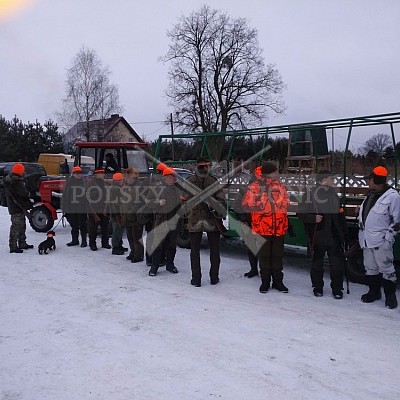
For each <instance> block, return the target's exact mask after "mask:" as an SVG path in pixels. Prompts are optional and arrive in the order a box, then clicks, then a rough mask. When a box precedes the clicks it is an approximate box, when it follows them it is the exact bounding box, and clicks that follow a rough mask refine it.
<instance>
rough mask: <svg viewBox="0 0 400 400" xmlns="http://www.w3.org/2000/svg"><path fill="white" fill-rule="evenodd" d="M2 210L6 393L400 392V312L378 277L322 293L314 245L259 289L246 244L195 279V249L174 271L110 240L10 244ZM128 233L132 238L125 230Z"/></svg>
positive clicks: (0, 339) (1, 387)
mask: <svg viewBox="0 0 400 400" xmlns="http://www.w3.org/2000/svg"><path fill="white" fill-rule="evenodd" d="M8 230H9V216H8V214H7V211H6V209H4V208H1V209H0V233H1V237H2V240H1V242H0V254H1V259H2V261H1V275H0V296H1V297H0V299H1V302H0V399H1V400H20V399H24V400H45V399H51V400H83V399H104V400H131V399H139V400H141V399H152V400H154V399H171V400H172V399H185V400H186V399H202V400H203V399H214V398H216V399H228V400H233V399H238V400H239V399H240V400H243V399H245V400H247V399H249V400H258V399H260V400H261V399H268V400H274V399H279V400H286V399H295V400H298V399H304V400H306V399H307V400H310V399H318V400H330V399H332V400H337V399H355V400H360V399H367V400H368V399H374V400H375V399H376V400H378V399H379V400H383V399H388V400H389V399H390V400H393V399H399V398H400V368H399V367H400V341H399V331H400V311H399V309H397V310H388V309H386V308H385V307H384V301H383V300H382V301H378V302H375V303H373V304H369V305H368V304H363V303H361V302H360V296H361V294H362V293H363V292H365V290H366V287H364V286H361V285H356V284H351V286H350V290H351V293H350V295H346V294H345V296H344V299H343V300H334V299H333V298H332V297H331V293H330V290H329V279H328V278H327V279H326V280H325V284H326V290H325V296H324V297H322V298H315V297H314V296H313V295H312V292H311V287H310V282H309V275H308V264H309V261H308V260H307V259H306V258H305V256H304V254H302V253H295V252H293V251H292V252H287V253H286V255H285V260H284V261H285V279H284V282H285V284H286V286H288V288H289V290H290V291H289V293H288V294H283V293H279V292H277V291H275V290H271V291H270V292H268V293H267V294H264V295H262V294H260V293H259V292H258V287H259V285H260V280H259V278H252V279H248V278H245V277H243V273H244V272H246V271H247V270H248V262H247V259H246V253H245V251H244V250H243V248H242V247H241V246H239V245H238V244H237V242H236V243H235V242H232V241H231V242H225V241H224V244H223V252H222V264H221V271H220V279H221V282H220V284H218V285H216V286H210V284H209V281H208V279H206V278H207V276H208V267H209V264H208V260H207V249H206V246H204V250H203V254H202V264H203V286H202V287H201V288H195V287H193V286H191V285H190V284H189V281H190V264H189V250H183V249H178V252H177V257H176V265H177V267H178V269H179V271H180V273H179V274H177V275H172V274H170V273H168V272H166V271H165V268H162V269H160V272H159V275H158V276H157V277H149V276H148V268H147V267H146V266H145V264H144V263H139V264H131V263H130V262H128V261H127V260H125V257H124V256H113V255H111V251H110V250H104V249H100V250H99V251H98V252H96V253H95V252H91V251H90V250H89V249H88V248H85V249H81V248H76V247H75V248H68V247H66V246H65V244H66V243H67V241H69V240H70V234H69V232H70V230H69V227H67V228H63V227H62V226H61V224H60V225H59V226H58V227H57V228H56V234H57V236H56V242H57V246H58V247H57V250H56V251H55V252H51V253H50V254H49V255H42V256H41V255H39V254H38V253H37V248H36V247H37V245H38V244H39V243H40V242H41V241H42V240H44V239H45V235H44V234H39V233H36V232H34V231H33V230H32V229H31V228H30V227H28V229H27V236H28V242H29V243H32V244H34V245H35V249H34V250H28V251H24V254H9V249H8ZM125 244H126V241H125Z"/></svg>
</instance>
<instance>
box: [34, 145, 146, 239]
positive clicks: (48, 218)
mask: <svg viewBox="0 0 400 400" xmlns="http://www.w3.org/2000/svg"><path fill="white" fill-rule="evenodd" d="M75 146H76V154H75V158H74V165H78V166H80V167H82V168H84V167H85V165H86V164H85V163H86V161H85V160H87V158H88V157H92V158H93V159H94V160H95V163H94V165H93V171H94V168H95V167H104V168H105V167H106V166H107V161H106V159H108V160H109V159H110V158H112V159H113V160H114V162H115V163H116V164H114V165H116V166H117V170H124V169H126V168H129V167H133V168H136V169H137V170H138V171H139V174H140V175H141V176H142V177H144V176H146V175H148V174H149V173H150V172H149V167H148V161H147V153H146V152H145V151H144V148H145V147H146V146H147V144H146V143H139V142H77V143H76V144H75ZM109 154H112V157H110V156H108V157H107V155H109ZM85 171H86V169H85ZM93 171H87V172H88V174H87V175H90V174H91V173H93ZM85 175H86V173H85ZM109 178H111V176H109ZM65 182H66V179H65V177H62V178H60V179H56V180H54V179H53V180H45V181H42V182H41V184H40V189H39V191H40V201H38V202H36V203H35V204H34V206H33V209H32V212H31V218H30V220H29V222H30V225H31V226H32V228H33V229H34V230H35V231H36V232H47V231H49V230H50V229H51V228H52V227H53V225H54V221H56V220H57V218H58V216H57V210H58V209H59V208H60V201H61V197H62V192H63V190H64V187H65Z"/></svg>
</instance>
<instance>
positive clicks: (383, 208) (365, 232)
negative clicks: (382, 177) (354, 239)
mask: <svg viewBox="0 0 400 400" xmlns="http://www.w3.org/2000/svg"><path fill="white" fill-rule="evenodd" d="M364 204H365V200H364V202H363V203H362V204H361V207H360V212H359V214H358V224H359V227H360V230H359V233H358V240H359V242H360V246H361V248H375V247H379V246H381V245H382V244H383V243H384V241H385V240H387V241H388V242H389V243H393V242H394V239H395V235H396V233H397V232H396V231H394V229H393V226H394V225H395V224H399V223H400V195H399V194H398V193H397V191H396V190H394V189H393V188H390V189H388V190H387V191H386V192H385V193H383V194H382V196H380V197H379V199H378V200H377V201H376V203H375V204H374V206H373V207H372V208H371V210H370V211H369V213H368V215H367V218H366V220H365V225H364V224H363V222H362V215H363V208H364Z"/></svg>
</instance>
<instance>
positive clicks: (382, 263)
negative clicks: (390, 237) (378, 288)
mask: <svg viewBox="0 0 400 400" xmlns="http://www.w3.org/2000/svg"><path fill="white" fill-rule="evenodd" d="M363 255H364V267H365V270H366V272H367V275H378V274H379V273H381V274H382V277H383V279H387V280H388V281H392V282H396V271H395V268H394V265H393V244H392V243H390V242H388V241H387V240H385V241H384V242H383V243H382V244H381V245H380V246H379V247H375V248H372V249H363Z"/></svg>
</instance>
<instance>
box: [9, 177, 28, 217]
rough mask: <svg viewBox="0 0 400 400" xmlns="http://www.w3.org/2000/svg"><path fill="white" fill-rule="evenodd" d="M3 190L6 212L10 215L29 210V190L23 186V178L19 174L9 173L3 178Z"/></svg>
mask: <svg viewBox="0 0 400 400" xmlns="http://www.w3.org/2000/svg"><path fill="white" fill-rule="evenodd" d="M4 190H5V192H6V198H7V207H8V213H9V214H10V215H15V214H24V211H26V210H29V209H30V208H32V207H31V202H30V201H29V197H30V195H29V192H28V190H27V189H26V187H25V181H24V178H23V177H22V176H21V175H16V174H13V173H11V174H9V175H7V176H6V177H5V178H4Z"/></svg>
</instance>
